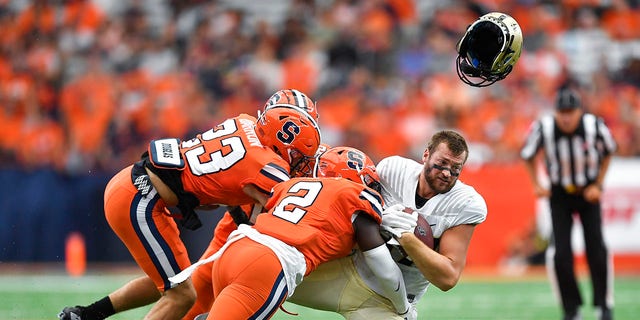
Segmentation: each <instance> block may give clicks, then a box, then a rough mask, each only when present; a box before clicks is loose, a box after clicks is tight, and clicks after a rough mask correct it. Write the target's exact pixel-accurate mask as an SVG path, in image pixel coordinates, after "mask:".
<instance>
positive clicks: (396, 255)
mask: <svg viewBox="0 0 640 320" xmlns="http://www.w3.org/2000/svg"><path fill="white" fill-rule="evenodd" d="M403 211H404V212H406V213H411V212H412V211H413V209H411V208H405V209H404V210H403ZM413 234H414V235H415V236H416V237H417V238H418V239H420V240H421V241H422V242H423V243H424V244H425V245H427V247H429V248H431V249H434V250H435V240H434V239H433V231H432V230H431V226H430V225H429V222H428V221H427V219H425V218H424V216H422V215H420V214H418V220H417V225H416V228H415V229H414V230H413ZM387 247H388V248H389V251H390V252H391V256H392V257H393V260H395V261H396V262H401V261H408V262H411V263H412V261H411V258H409V257H408V256H407V253H406V252H405V251H404V249H402V247H401V246H400V245H399V244H398V242H397V241H396V240H395V239H393V238H392V239H391V240H389V241H388V242H387Z"/></svg>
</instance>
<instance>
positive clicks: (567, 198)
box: [520, 87, 617, 320]
mask: <svg viewBox="0 0 640 320" xmlns="http://www.w3.org/2000/svg"><path fill="white" fill-rule="evenodd" d="M616 147H617V146H616V143H615V141H614V139H613V137H612V136H611V133H610V132H609V129H608V128H607V126H606V125H605V124H604V121H603V120H602V119H601V118H599V117H596V116H595V115H593V114H590V113H587V112H585V111H584V110H583V108H582V103H581V99H580V96H579V95H578V93H577V92H576V91H574V90H573V89H571V88H569V87H563V88H561V89H560V90H559V91H558V94H557V98H556V106H555V111H554V113H553V114H549V115H545V116H543V117H541V118H540V119H539V120H537V121H536V122H534V123H533V125H532V127H531V129H530V132H529V134H528V137H527V140H526V142H525V145H524V147H523V148H522V150H521V153H520V156H521V157H522V158H523V159H524V160H525V163H526V167H527V171H528V172H529V176H530V178H531V181H532V182H533V186H534V191H535V193H536V195H537V196H538V197H550V199H549V204H550V206H551V221H552V228H553V229H552V230H553V234H552V237H551V241H550V244H549V248H548V249H547V269H548V271H549V275H550V281H551V284H552V287H553V288H554V292H556V293H557V294H559V298H560V299H561V302H562V308H563V311H564V319H580V312H579V309H580V306H581V305H582V297H581V295H580V291H579V289H578V285H577V282H576V275H575V271H574V260H573V259H574V257H573V250H572V247H571V228H572V225H573V216H574V214H576V215H578V216H579V218H580V221H581V223H582V227H583V230H584V243H585V250H586V256H587V263H588V265H589V271H590V274H591V283H592V288H593V304H594V306H595V307H596V312H597V314H598V319H603V320H604V319H612V307H613V287H612V279H613V266H612V263H611V259H610V256H609V254H608V251H607V247H606V246H605V243H604V238H603V235H602V217H601V210H600V209H601V208H600V196H601V194H602V183H603V181H604V177H605V174H606V172H607V169H608V167H609V162H610V160H611V154H612V153H614V152H615V150H616ZM539 152H540V153H543V154H544V159H545V164H546V170H547V174H548V176H549V180H550V182H551V188H550V189H547V188H545V187H544V186H542V185H541V184H540V181H539V180H538V174H537V171H536V169H537V168H538V167H537V166H536V162H535V160H536V155H537V154H538V153H539Z"/></svg>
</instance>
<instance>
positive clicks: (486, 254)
mask: <svg viewBox="0 0 640 320" xmlns="http://www.w3.org/2000/svg"><path fill="white" fill-rule="evenodd" d="M460 180H462V181H463V182H465V183H466V184H469V185H471V186H473V187H474V188H475V189H476V191H478V192H479V193H480V194H481V195H482V196H483V197H484V199H485V201H486V202H487V208H488V215H487V220H486V221H485V222H483V223H482V224H480V225H479V226H478V227H477V228H476V230H475V232H474V234H473V238H472V239H471V245H470V247H469V253H468V256H467V265H470V266H471V265H473V266H496V265H497V264H498V262H499V261H500V259H502V258H503V257H504V256H505V254H506V252H507V248H508V245H509V241H510V240H511V239H514V238H516V237H519V236H521V235H522V234H524V233H525V232H526V231H527V230H528V229H529V228H530V227H531V225H532V223H534V219H535V201H536V199H535V197H534V195H533V189H532V186H531V183H530V182H529V177H528V176H527V172H526V170H525V168H524V165H520V164H500V165H497V164H496V165H485V166H482V167H479V168H477V170H476V168H473V167H469V168H465V170H464V171H463V173H462V175H461V177H460Z"/></svg>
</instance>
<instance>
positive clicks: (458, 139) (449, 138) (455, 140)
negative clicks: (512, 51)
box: [427, 130, 469, 162]
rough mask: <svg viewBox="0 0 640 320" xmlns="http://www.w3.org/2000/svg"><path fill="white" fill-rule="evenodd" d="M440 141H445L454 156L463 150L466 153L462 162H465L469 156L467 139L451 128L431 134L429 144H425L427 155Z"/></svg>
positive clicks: (430, 153)
mask: <svg viewBox="0 0 640 320" xmlns="http://www.w3.org/2000/svg"><path fill="white" fill-rule="evenodd" d="M441 143H445V144H446V145H447V147H449V150H451V152H452V153H453V154H454V155H455V156H459V155H461V154H462V153H463V152H465V153H466V155H465V156H464V162H467V158H468V157H469V147H468V146H467V141H466V140H465V139H464V137H463V136H462V135H460V134H459V133H457V132H455V131H453V130H442V131H438V132H436V133H435V134H434V135H433V136H431V141H429V144H428V145H427V150H429V155H432V154H433V153H434V151H435V149H436V148H437V147H438V146H439V145H440V144H441Z"/></svg>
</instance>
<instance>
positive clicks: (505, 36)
mask: <svg viewBox="0 0 640 320" xmlns="http://www.w3.org/2000/svg"><path fill="white" fill-rule="evenodd" d="M522 41H523V38H522V30H521V29H520V25H518V22H517V21H516V20H515V19H513V18H512V17H511V16H509V15H508V14H504V13H501V12H491V13H488V14H485V15H483V16H482V17H480V18H479V19H478V20H476V21H475V22H474V23H473V24H471V25H470V26H469V28H467V31H466V32H465V34H464V35H463V36H462V38H461V39H460V41H458V45H457V50H458V58H457V59H456V71H457V73H458V77H459V78H460V80H462V82H464V83H466V84H468V85H470V86H473V87H486V86H489V85H492V84H493V83H495V82H496V81H499V80H502V79H504V78H506V77H507V75H508V74H509V73H510V72H511V71H512V70H513V66H514V65H515V64H516V62H517V61H518V59H519V58H520V54H521V53H522ZM470 77H471V78H479V80H478V81H472V80H471V79H469V78H470Z"/></svg>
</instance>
